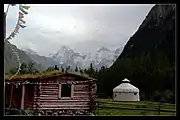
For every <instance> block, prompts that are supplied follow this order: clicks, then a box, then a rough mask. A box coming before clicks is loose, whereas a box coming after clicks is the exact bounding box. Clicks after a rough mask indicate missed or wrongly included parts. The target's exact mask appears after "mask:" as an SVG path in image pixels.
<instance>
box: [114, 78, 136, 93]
mask: <svg viewBox="0 0 180 120" xmlns="http://www.w3.org/2000/svg"><path fill="white" fill-rule="evenodd" d="M123 82H130V81H129V80H128V79H126V78H125V79H124V80H122V83H121V84H120V85H118V86H117V87H115V88H114V89H113V92H139V89H138V88H137V87H135V86H133V85H131V84H130V83H123Z"/></svg>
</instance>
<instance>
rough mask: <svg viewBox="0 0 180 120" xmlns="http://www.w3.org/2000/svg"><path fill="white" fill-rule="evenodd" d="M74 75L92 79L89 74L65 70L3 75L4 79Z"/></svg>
mask: <svg viewBox="0 0 180 120" xmlns="http://www.w3.org/2000/svg"><path fill="white" fill-rule="evenodd" d="M67 74H69V75H76V76H79V77H82V78H86V79H93V78H91V77H89V75H87V74H85V73H80V72H67V73H63V72H60V71H51V72H44V73H36V74H20V75H16V76H14V77H13V78H12V79H10V78H11V77H12V76H13V75H10V74H9V75H5V80H23V79H43V78H49V77H56V76H61V75H67Z"/></svg>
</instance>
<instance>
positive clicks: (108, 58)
mask: <svg viewBox="0 0 180 120" xmlns="http://www.w3.org/2000/svg"><path fill="white" fill-rule="evenodd" d="M120 52H121V51H120V50H116V51H111V50H109V49H107V48H105V47H101V48H100V49H98V50H97V51H96V53H95V54H92V53H78V52H76V51H74V50H72V49H71V48H69V47H67V46H61V47H60V48H59V49H58V51H57V52H56V53H54V54H50V57H51V58H53V59H54V60H55V61H56V62H58V63H60V64H61V65H62V66H67V65H70V66H71V68H72V69H75V67H76V66H78V67H80V68H83V69H84V68H88V67H89V66H90V64H91V63H92V64H93V66H94V67H95V68H97V69H99V68H101V67H102V66H108V67H109V66H110V65H112V64H113V62H114V60H115V59H116V58H117V56H119V55H120Z"/></svg>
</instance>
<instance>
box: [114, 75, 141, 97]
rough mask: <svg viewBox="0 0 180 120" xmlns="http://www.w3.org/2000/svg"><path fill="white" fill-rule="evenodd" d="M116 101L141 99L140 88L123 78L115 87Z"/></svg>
mask: <svg viewBox="0 0 180 120" xmlns="http://www.w3.org/2000/svg"><path fill="white" fill-rule="evenodd" d="M113 100H114V101H140V99H139V89H138V88H137V87H135V86H133V85H131V84H130V81H129V80H128V79H126V78H125V79H124V80H122V83H121V84H120V85H118V86H117V87H115V88H114V89H113Z"/></svg>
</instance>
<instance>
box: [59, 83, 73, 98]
mask: <svg viewBox="0 0 180 120" xmlns="http://www.w3.org/2000/svg"><path fill="white" fill-rule="evenodd" d="M60 86H61V87H60V88H59V92H60V93H59V97H71V87H72V86H71V84H61V85H60Z"/></svg>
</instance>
